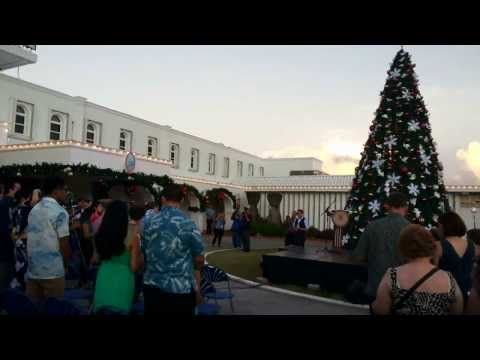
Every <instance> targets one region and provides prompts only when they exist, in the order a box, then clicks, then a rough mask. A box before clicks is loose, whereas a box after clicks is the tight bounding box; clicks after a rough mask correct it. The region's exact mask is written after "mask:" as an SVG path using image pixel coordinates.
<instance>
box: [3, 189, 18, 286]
mask: <svg viewBox="0 0 480 360" xmlns="http://www.w3.org/2000/svg"><path fill="white" fill-rule="evenodd" d="M20 188H21V186H20V184H19V183H18V182H10V183H7V184H6V186H5V192H4V194H3V197H2V198H1V199H0V290H2V289H4V288H7V287H8V286H9V284H10V281H11V280H12V279H13V276H14V274H15V271H14V263H15V261H14V246H13V240H12V230H13V221H12V220H13V212H14V207H15V194H16V193H17V191H19V190H20Z"/></svg>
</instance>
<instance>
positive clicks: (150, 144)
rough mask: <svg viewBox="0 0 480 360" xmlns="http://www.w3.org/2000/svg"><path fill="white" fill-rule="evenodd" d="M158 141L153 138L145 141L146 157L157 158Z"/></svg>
mask: <svg viewBox="0 0 480 360" xmlns="http://www.w3.org/2000/svg"><path fill="white" fill-rule="evenodd" d="M157 148H158V140H157V139H156V138H154V137H149V138H148V141H147V155H148V156H154V157H156V156H157Z"/></svg>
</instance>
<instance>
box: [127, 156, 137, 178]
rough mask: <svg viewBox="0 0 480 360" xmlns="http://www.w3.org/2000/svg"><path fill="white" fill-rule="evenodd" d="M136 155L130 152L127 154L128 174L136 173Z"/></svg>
mask: <svg viewBox="0 0 480 360" xmlns="http://www.w3.org/2000/svg"><path fill="white" fill-rule="evenodd" d="M135 162H136V160H135V155H133V153H131V152H129V153H128V154H127V157H126V158H125V170H126V172H127V174H131V173H133V172H134V171H135Z"/></svg>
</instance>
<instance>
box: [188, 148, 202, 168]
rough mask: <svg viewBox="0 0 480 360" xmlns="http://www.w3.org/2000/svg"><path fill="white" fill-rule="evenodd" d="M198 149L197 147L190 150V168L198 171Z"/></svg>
mask: <svg viewBox="0 0 480 360" xmlns="http://www.w3.org/2000/svg"><path fill="white" fill-rule="evenodd" d="M199 155H200V151H199V150H198V149H192V150H190V170H191V171H198V159H199Z"/></svg>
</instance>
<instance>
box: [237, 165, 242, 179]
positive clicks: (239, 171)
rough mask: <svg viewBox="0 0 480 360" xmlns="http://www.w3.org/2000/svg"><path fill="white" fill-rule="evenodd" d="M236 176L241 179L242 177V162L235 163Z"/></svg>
mask: <svg viewBox="0 0 480 360" xmlns="http://www.w3.org/2000/svg"><path fill="white" fill-rule="evenodd" d="M237 176H238V177H242V176H243V162H241V161H237Z"/></svg>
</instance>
